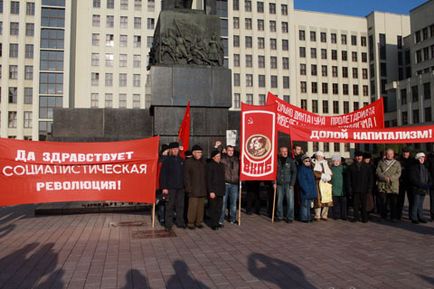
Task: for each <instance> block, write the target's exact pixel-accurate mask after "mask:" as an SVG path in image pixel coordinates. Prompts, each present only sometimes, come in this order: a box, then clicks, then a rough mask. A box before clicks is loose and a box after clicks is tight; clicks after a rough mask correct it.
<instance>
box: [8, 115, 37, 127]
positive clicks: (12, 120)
mask: <svg viewBox="0 0 434 289" xmlns="http://www.w3.org/2000/svg"><path fill="white" fill-rule="evenodd" d="M23 117H24V124H23V126H24V128H32V118H33V113H32V112H31V111H24V115H23ZM8 128H17V112H16V111H9V112H8Z"/></svg>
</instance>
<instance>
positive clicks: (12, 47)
mask: <svg viewBox="0 0 434 289" xmlns="http://www.w3.org/2000/svg"><path fill="white" fill-rule="evenodd" d="M18 48H19V46H18V43H9V58H18V53H19V49H18ZM33 51H34V49H33V44H26V45H25V50H24V57H25V58H27V59H33ZM2 56H3V44H2V43H0V57H2Z"/></svg>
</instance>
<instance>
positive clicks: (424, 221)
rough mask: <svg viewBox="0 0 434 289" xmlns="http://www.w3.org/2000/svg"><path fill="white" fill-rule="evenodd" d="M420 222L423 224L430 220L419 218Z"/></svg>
mask: <svg viewBox="0 0 434 289" xmlns="http://www.w3.org/2000/svg"><path fill="white" fill-rule="evenodd" d="M419 222H420V223H422V224H426V223H428V221H427V220H425V219H419Z"/></svg>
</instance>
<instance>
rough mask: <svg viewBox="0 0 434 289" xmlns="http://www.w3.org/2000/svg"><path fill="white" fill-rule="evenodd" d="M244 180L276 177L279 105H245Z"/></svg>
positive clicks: (243, 114)
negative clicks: (277, 115)
mask: <svg viewBox="0 0 434 289" xmlns="http://www.w3.org/2000/svg"><path fill="white" fill-rule="evenodd" d="M240 135H241V137H240V146H241V174H240V179H241V180H242V181H246V180H258V181H266V180H275V179H276V165H277V163H276V155H277V152H276V148H277V131H276V104H272V105H263V106H255V105H249V104H244V103H242V104H241V134H240Z"/></svg>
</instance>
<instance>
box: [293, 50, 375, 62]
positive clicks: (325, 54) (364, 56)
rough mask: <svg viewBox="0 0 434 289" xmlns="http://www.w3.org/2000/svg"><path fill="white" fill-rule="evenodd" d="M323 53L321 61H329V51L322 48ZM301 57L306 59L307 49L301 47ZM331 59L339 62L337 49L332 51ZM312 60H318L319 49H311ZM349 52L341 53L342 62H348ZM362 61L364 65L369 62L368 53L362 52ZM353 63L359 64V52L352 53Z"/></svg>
mask: <svg viewBox="0 0 434 289" xmlns="http://www.w3.org/2000/svg"><path fill="white" fill-rule="evenodd" d="M320 53H321V59H323V60H327V59H328V57H329V56H328V50H327V49H325V48H322V49H321V50H320ZM299 56H300V57H301V58H306V47H299ZM330 57H331V59H332V60H336V61H337V60H338V50H336V49H332V50H331V56H330ZM310 58H312V59H317V58H318V54H317V49H316V48H314V47H312V48H310ZM348 59H349V58H348V51H346V50H342V51H341V60H342V61H348ZM361 60H362V62H363V63H367V62H368V54H367V53H366V52H361ZM351 61H352V62H358V61H359V54H358V52H357V51H351Z"/></svg>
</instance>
